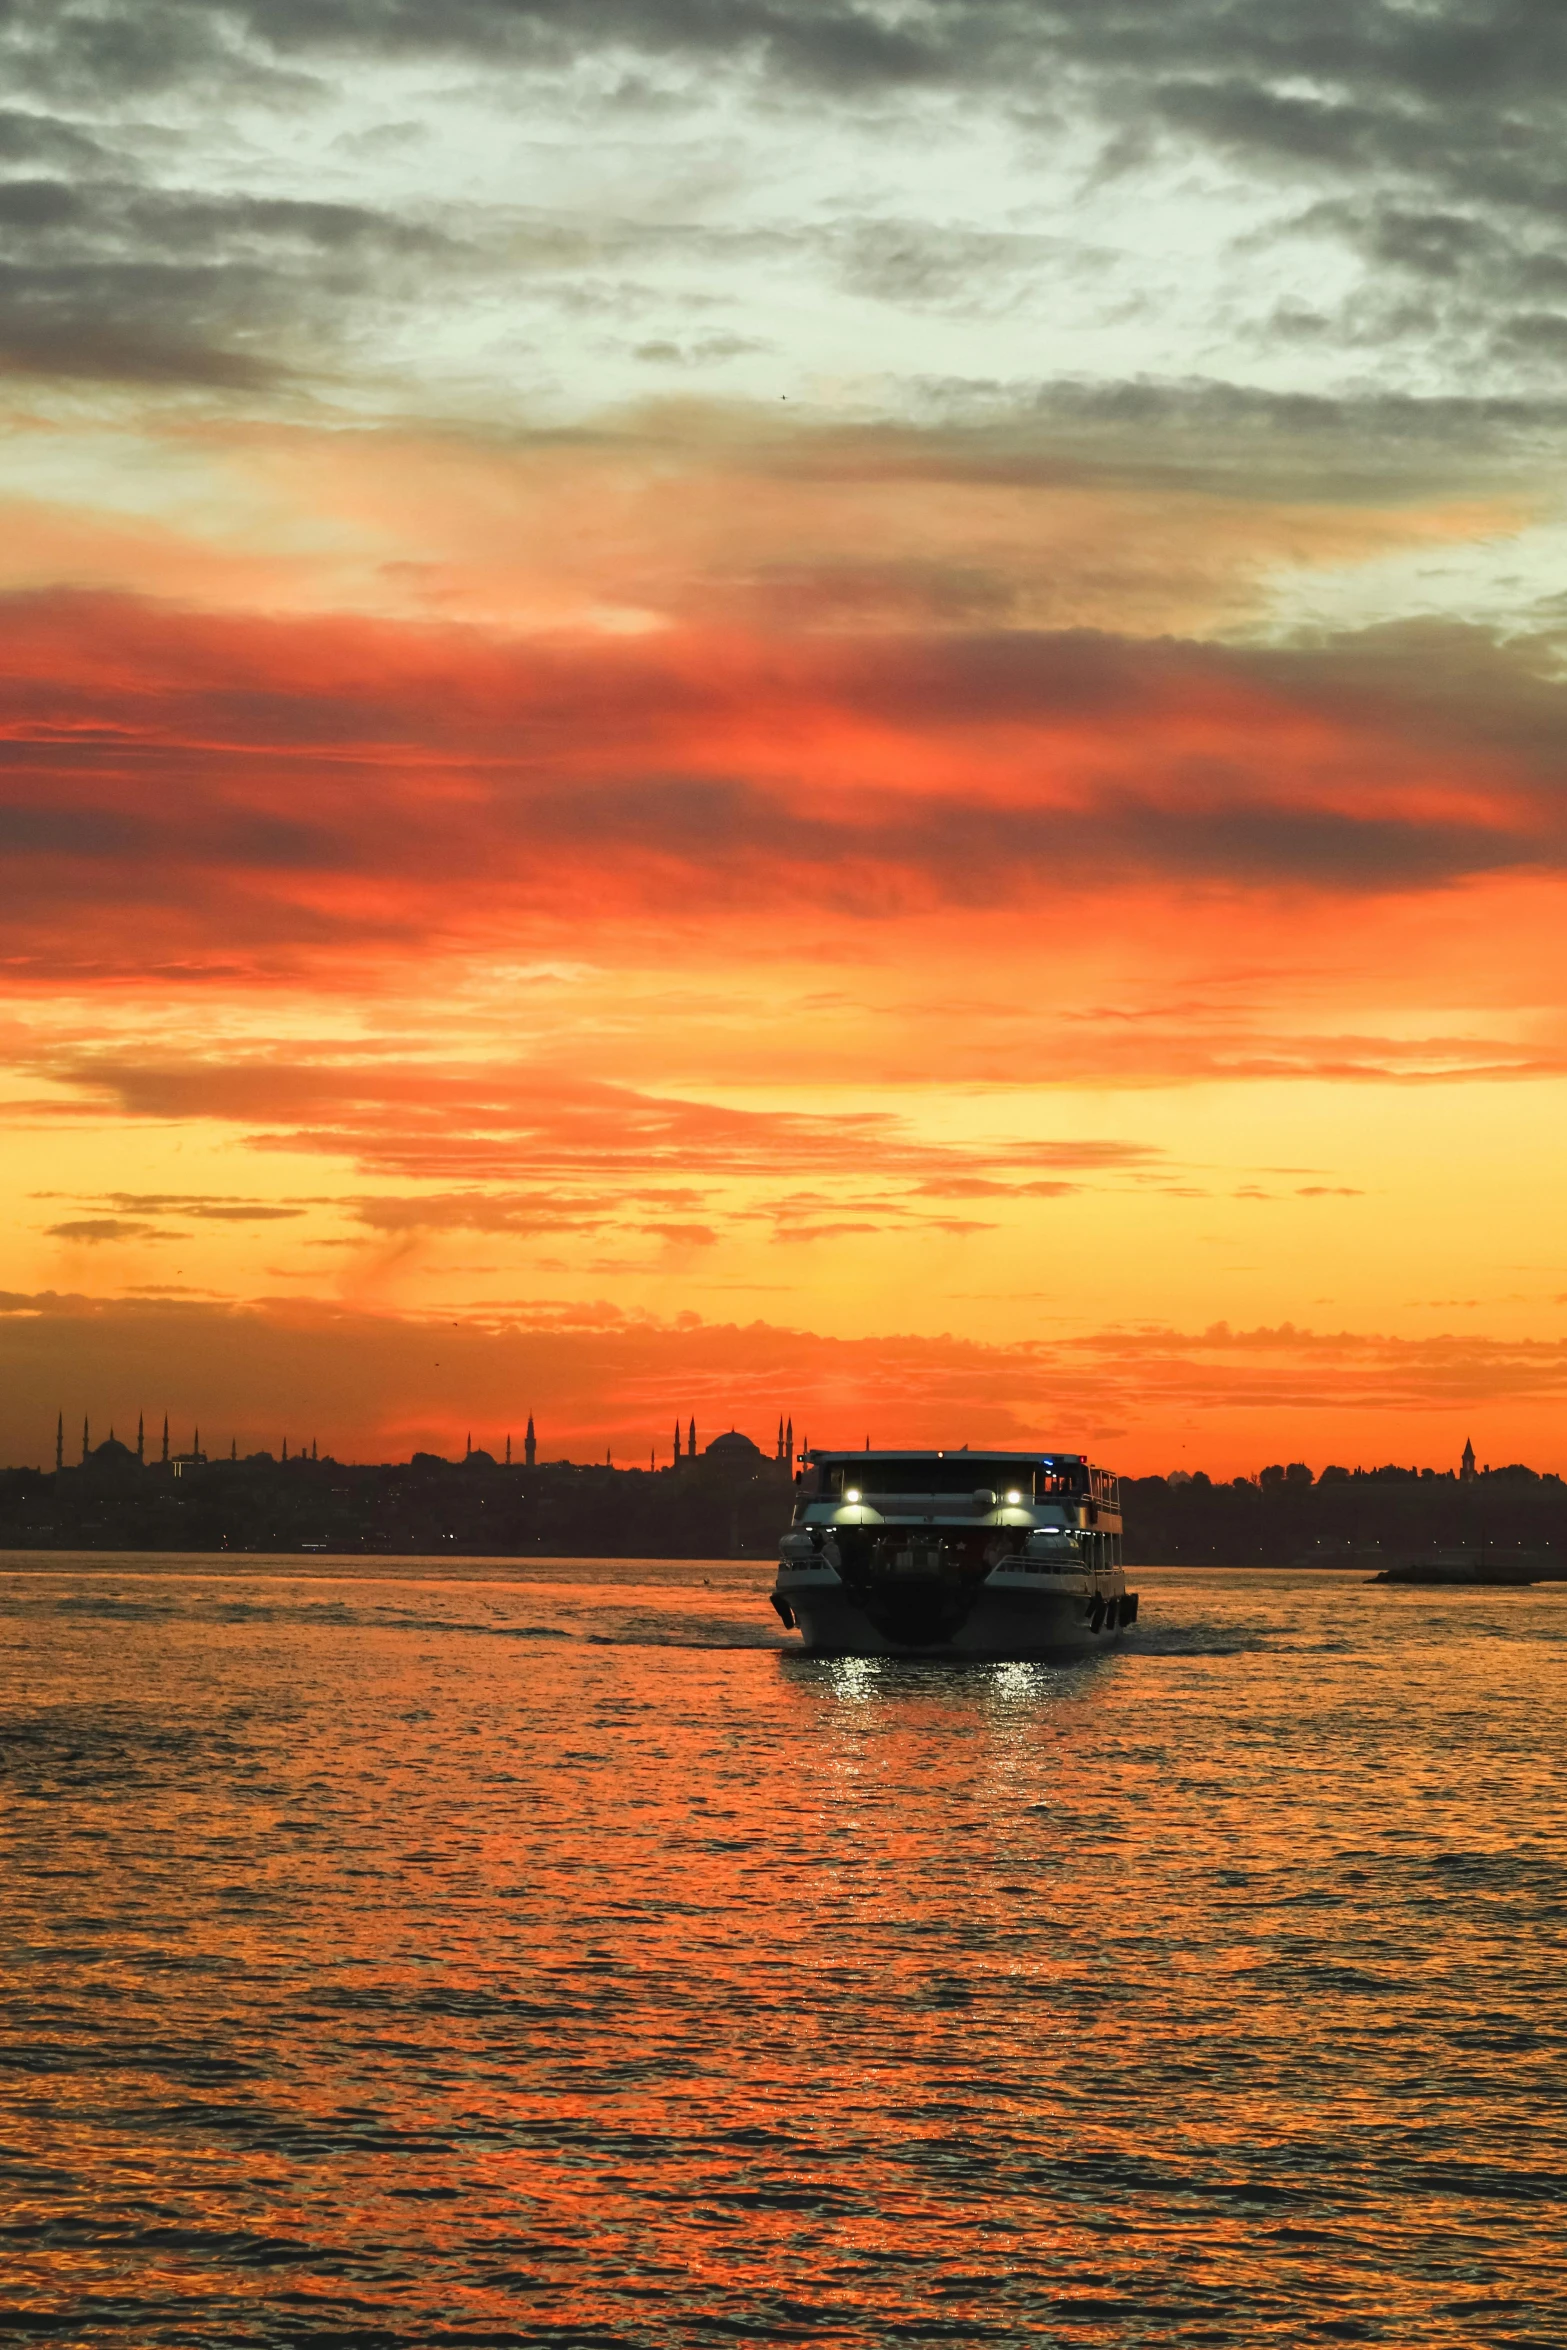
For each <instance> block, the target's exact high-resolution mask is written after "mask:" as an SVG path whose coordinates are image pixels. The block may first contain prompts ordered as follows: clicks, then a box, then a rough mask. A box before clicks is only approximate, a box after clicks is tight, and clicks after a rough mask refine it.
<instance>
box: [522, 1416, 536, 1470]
mask: <svg viewBox="0 0 1567 2350" xmlns="http://www.w3.org/2000/svg"><path fill="white" fill-rule="evenodd" d="M538 1457H539V1444H538V1438H537V1437H536V1436H535V1435H534V1433H533V1414H532V1413H531V1412H530V1413H529V1414H528V1432H527V1434H526V1436H524V1438H523V1440H522V1465H523V1467H524V1468H525V1469H531V1468H532V1466H533V1464H534V1462H535V1461H536V1460H537V1459H538Z"/></svg>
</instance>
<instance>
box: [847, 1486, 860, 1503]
mask: <svg viewBox="0 0 1567 2350" xmlns="http://www.w3.org/2000/svg"><path fill="white" fill-rule="evenodd" d="M843 1498H844V1500H845V1501H858V1500H859V1498H860V1489H859V1487H858V1486H857V1485H851V1486H850V1487H849V1490H848V1492H847V1493H846V1494H845V1495H844V1497H843Z"/></svg>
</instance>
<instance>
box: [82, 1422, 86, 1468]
mask: <svg viewBox="0 0 1567 2350" xmlns="http://www.w3.org/2000/svg"><path fill="white" fill-rule="evenodd" d="M86 1466H87V1414H86V1413H85V1412H83V1414H82V1467H83V1468H84V1469H85V1468H86Z"/></svg>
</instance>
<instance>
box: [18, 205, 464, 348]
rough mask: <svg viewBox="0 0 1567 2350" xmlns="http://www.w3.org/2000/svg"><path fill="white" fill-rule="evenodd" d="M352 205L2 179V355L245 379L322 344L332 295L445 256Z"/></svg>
mask: <svg viewBox="0 0 1567 2350" xmlns="http://www.w3.org/2000/svg"><path fill="white" fill-rule="evenodd" d="M454 258H455V254H454V249H453V248H452V247H451V246H450V245H449V242H448V240H447V239H445V238H444V237H443V236H441V235H440V234H439V232H437V231H436V230H434V229H430V228H425V227H422V226H419V225H417V224H413V223H410V222H407V221H403V220H399V219H396V218H394V217H389V216H387V215H385V214H382V213H378V212H375V211H373V210H370V209H367V208H365V207H361V206H357V205H348V204H327V203H318V202H311V201H307V200H299V201H291V200H288V199H279V198H275V197H271V198H261V197H247V196H236V197H218V196H212V195H208V194H204V193H202V192H200V191H197V190H166V189H153V188H148V187H145V186H142V185H139V184H138V183H137V182H136V181H134V180H128V179H125V178H122V177H115V176H110V175H107V174H103V173H99V172H96V171H95V170H93V169H91V168H88V169H86V170H84V171H83V173H82V174H81V175H79V176H78V177H76V178H67V177H64V176H60V175H50V176H44V175H42V174H29V175H27V176H17V177H13V178H10V179H0V365H3V366H6V367H9V368H10V369H12V370H13V371H16V372H19V373H37V374H48V375H59V376H84V377H93V378H100V379H109V380H118V381H124V382H132V383H149V384H158V383H194V384H206V385H212V386H220V387H224V386H226V387H235V388H245V387H253V386H260V385H265V384H268V383H272V382H275V381H277V380H278V379H279V378H280V377H281V376H283V375H284V374H286V373H287V372H288V365H289V362H288V359H287V357H285V356H284V354H287V353H292V354H293V356H294V357H295V358H296V359H297V358H299V357H301V356H302V355H304V354H305V353H307V352H309V351H310V350H311V349H312V347H313V346H314V347H315V348H318V349H319V348H320V347H321V345H322V344H324V343H325V342H327V341H328V340H329V339H331V338H332V337H333V336H334V335H335V334H336V332H337V331H338V328H339V326H340V324H341V317H342V312H343V309H344V306H345V305H354V304H357V303H358V302H360V301H362V300H363V299H364V298H365V297H366V295H367V294H368V293H369V291H370V290H371V289H372V288H376V289H379V290H380V292H381V293H382V294H383V295H384V292H385V291H386V290H387V289H388V287H389V285H395V284H396V282H397V277H398V273H399V272H403V273H405V274H406V273H408V272H409V271H411V270H417V271H418V272H421V273H422V272H425V271H428V270H429V269H430V268H431V266H432V264H441V265H444V266H448V267H449V266H450V264H451V263H452V261H453V259H454Z"/></svg>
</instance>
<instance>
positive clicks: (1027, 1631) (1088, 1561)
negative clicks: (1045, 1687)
mask: <svg viewBox="0 0 1567 2350" xmlns="http://www.w3.org/2000/svg"><path fill="white" fill-rule="evenodd" d="M796 1492H797V1498H796V1501H795V1509H794V1519H793V1523H792V1524H791V1526H790V1528H789V1531H788V1533H787V1534H785V1536H784V1537H783V1541H782V1543H781V1544H780V1546H779V1563H778V1580H777V1583H776V1584H775V1586H774V1589H773V1593H772V1602H773V1606H774V1607H775V1608H776V1610H777V1612H778V1615H779V1618H780V1620H781V1622H782V1623H783V1624H784V1626H785V1627H786V1628H787V1629H790V1630H794V1629H798V1630H799V1632H800V1634H801V1636H802V1638H803V1640H804V1643H805V1646H806V1648H807V1649H808V1650H810V1651H812V1652H813V1653H815V1654H818V1655H824V1656H958V1657H1034V1656H1061V1655H1072V1654H1081V1653H1083V1652H1084V1651H1086V1650H1089V1649H1093V1648H1098V1647H1101V1646H1103V1645H1104V1644H1105V1643H1106V1642H1108V1641H1109V1640H1111V1639H1113V1638H1114V1637H1115V1635H1116V1634H1117V1633H1118V1632H1120V1631H1121V1630H1123V1629H1124V1627H1125V1626H1127V1625H1128V1624H1133V1623H1135V1622H1136V1620H1137V1594H1136V1592H1135V1591H1128V1590H1127V1588H1126V1575H1125V1572H1124V1570H1123V1568H1122V1564H1121V1504H1120V1492H1119V1488H1118V1485H1117V1482H1116V1479H1115V1478H1114V1477H1113V1476H1112V1475H1111V1474H1110V1472H1109V1471H1108V1470H1106V1469H1099V1468H1095V1467H1094V1466H1093V1465H1092V1464H1091V1463H1090V1462H1088V1461H1087V1460H1085V1459H1084V1458H1083V1456H1082V1454H1081V1453H1065V1452H1058V1453H1034V1452H984V1453H971V1452H969V1451H967V1450H966V1449H965V1450H963V1451H961V1452H869V1451H866V1452H808V1453H807V1454H806V1455H805V1468H804V1470H803V1471H802V1473H801V1476H800V1478H799V1479H798V1482H797V1488H796Z"/></svg>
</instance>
